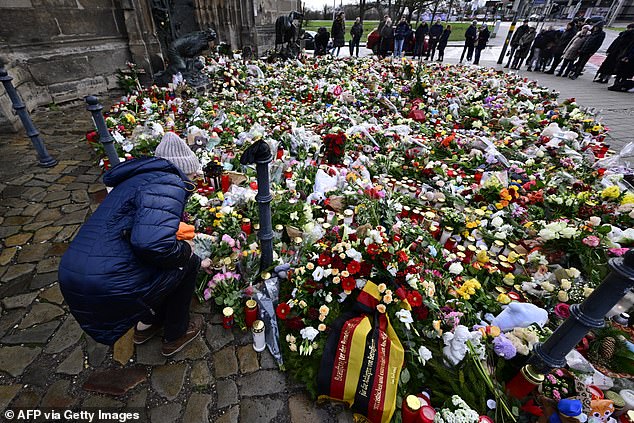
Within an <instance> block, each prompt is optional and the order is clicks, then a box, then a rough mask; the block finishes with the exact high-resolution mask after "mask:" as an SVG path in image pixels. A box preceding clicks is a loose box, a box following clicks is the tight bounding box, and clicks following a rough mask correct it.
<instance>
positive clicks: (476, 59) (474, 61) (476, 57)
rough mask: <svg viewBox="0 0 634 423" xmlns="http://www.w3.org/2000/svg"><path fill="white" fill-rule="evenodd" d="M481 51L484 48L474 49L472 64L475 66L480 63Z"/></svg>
mask: <svg viewBox="0 0 634 423" xmlns="http://www.w3.org/2000/svg"><path fill="white" fill-rule="evenodd" d="M482 50H484V47H482V48H480V47H476V49H475V57H474V58H473V64H474V65H477V64H479V63H480V53H482Z"/></svg>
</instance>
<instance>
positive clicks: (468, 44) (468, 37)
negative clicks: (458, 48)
mask: <svg viewBox="0 0 634 423" xmlns="http://www.w3.org/2000/svg"><path fill="white" fill-rule="evenodd" d="M477 39H478V22H477V21H473V22H471V25H470V26H469V28H467V30H466V31H465V33H464V48H463V49H462V55H461V56H460V63H462V61H463V60H464V54H465V52H467V62H469V61H471V58H472V57H473V49H474V48H475V43H476V40H477Z"/></svg>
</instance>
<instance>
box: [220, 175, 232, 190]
mask: <svg viewBox="0 0 634 423" xmlns="http://www.w3.org/2000/svg"><path fill="white" fill-rule="evenodd" d="M220 184H221V187H222V192H227V191H229V187H230V186H231V178H230V177H229V175H227V174H226V173H225V174H223V175H222V179H221V182H220Z"/></svg>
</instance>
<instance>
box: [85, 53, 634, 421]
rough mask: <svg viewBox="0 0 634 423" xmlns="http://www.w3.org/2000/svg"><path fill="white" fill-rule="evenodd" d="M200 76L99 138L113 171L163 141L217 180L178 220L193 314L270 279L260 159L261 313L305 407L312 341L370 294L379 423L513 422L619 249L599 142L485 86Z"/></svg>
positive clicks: (558, 115)
mask: <svg viewBox="0 0 634 423" xmlns="http://www.w3.org/2000/svg"><path fill="white" fill-rule="evenodd" d="M206 63H207V65H206V71H207V72H208V74H209V75H210V76H212V77H214V78H215V79H214V81H215V83H214V84H212V89H211V91H209V92H207V94H206V95H199V94H196V93H195V92H194V90H193V89H191V88H188V87H187V86H185V85H173V86H170V87H169V88H158V87H150V88H148V89H145V90H142V91H137V92H135V93H134V94H132V95H129V96H127V97H124V98H123V99H122V101H121V102H120V103H118V104H116V105H115V106H114V108H113V109H112V110H111V111H110V113H109V115H108V120H107V123H108V125H109V127H110V130H111V132H112V134H113V136H114V138H115V142H116V146H117V148H118V149H119V151H120V152H121V155H122V157H123V156H124V155H125V154H127V155H128V156H127V157H128V158H132V157H136V156H138V155H141V154H151V152H152V151H151V150H152V145H156V143H158V141H159V140H160V136H161V134H162V133H164V132H165V131H175V132H176V133H178V134H179V135H180V136H181V137H183V138H184V139H187V140H188V143H189V144H190V145H191V146H192V149H193V150H194V151H196V152H197V154H198V155H199V156H200V158H201V161H202V162H203V165H204V166H205V165H207V164H208V163H217V164H218V165H219V166H221V171H222V175H220V176H218V175H216V176H214V177H211V176H209V175H207V177H206V178H205V179H204V180H201V181H198V188H197V192H196V193H195V194H194V195H192V197H191V199H190V203H189V205H188V206H187V210H186V216H184V220H185V221H187V222H189V223H192V224H195V226H196V228H197V231H198V232H199V235H198V236H197V238H196V240H195V242H196V245H197V252H199V253H200V254H201V255H203V256H211V258H212V259H213V260H214V263H215V264H216V265H217V269H218V273H217V275H215V276H212V277H210V278H209V279H206V280H204V281H203V282H201V286H200V296H201V297H202V298H203V299H205V300H212V299H215V302H216V303H217V304H222V305H223V306H225V305H229V306H232V307H234V309H235V312H236V314H238V315H239V313H241V312H242V311H241V310H242V305H241V302H240V301H239V300H241V299H242V300H243V299H244V298H245V297H248V296H250V295H252V293H253V292H255V291H257V290H259V289H262V287H261V286H260V285H261V280H262V279H268V278H269V277H270V273H271V272H273V269H258V268H257V264H256V262H257V260H255V258H256V257H257V255H258V254H259V251H258V248H259V247H258V245H257V237H256V235H257V232H258V230H259V225H258V224H257V222H258V211H257V203H256V202H255V195H256V193H257V188H258V187H257V183H256V182H255V169H254V168H253V167H248V166H247V167H245V166H242V165H240V163H239V158H240V156H241V154H242V152H243V151H244V149H245V148H246V147H248V146H249V145H251V143H252V142H254V141H257V140H264V141H265V142H266V143H267V144H268V145H269V147H270V148H271V151H272V153H273V156H274V160H273V161H272V162H271V164H270V176H271V181H272V187H271V191H272V194H273V200H272V203H271V207H272V218H273V229H274V248H275V251H274V259H275V265H276V266H278V265H280V264H282V263H288V264H290V269H288V270H284V272H283V273H284V274H283V278H281V279H280V285H279V299H278V302H277V303H276V304H275V312H274V314H275V315H276V318H277V322H278V324H279V329H280V336H279V342H280V345H281V351H282V358H283V363H284V366H285V368H286V369H287V370H288V371H289V372H291V373H292V374H293V375H294V376H295V377H296V378H297V379H298V380H300V381H302V382H303V383H305V384H306V387H307V389H308V390H309V391H310V392H311V393H313V394H316V393H317V392H318V386H317V374H318V372H319V367H320V359H321V357H322V356H323V354H324V353H325V349H326V348H325V346H326V343H327V340H328V337H329V335H330V334H331V332H332V331H333V330H334V328H335V327H339V326H340V321H341V319H342V316H347V315H348V314H349V313H351V312H353V310H355V307H356V304H357V302H358V301H359V298H362V297H363V295H364V293H365V292H366V291H367V290H368V289H367V288H368V287H369V288H371V290H372V292H373V294H374V296H375V299H376V302H371V304H372V308H371V311H368V310H366V313H370V314H371V315H376V316H378V317H377V319H382V317H380V316H386V317H387V318H388V320H389V322H390V324H391V326H392V327H393V330H394V332H395V334H396V336H398V339H399V340H400V343H401V344H402V346H403V349H404V359H405V365H404V367H403V370H402V372H401V373H400V379H399V380H398V397H397V399H399V400H397V401H396V403H397V408H400V406H401V401H400V399H401V398H404V397H405V396H406V395H408V394H417V393H420V392H423V391H426V392H428V393H429V398H430V401H431V405H433V406H434V407H436V409H437V410H438V413H437V414H436V416H437V417H436V419H435V420H434V421H438V422H443V421H447V422H449V421H465V422H477V421H479V420H478V419H483V418H484V419H486V418H489V420H480V421H490V420H491V419H493V420H494V421H517V420H518V419H519V418H520V416H519V415H520V414H521V413H528V412H530V410H531V409H530V408H523V409H522V410H523V411H520V408H519V404H513V401H512V400H511V399H510V398H508V397H507V396H506V394H505V393H504V383H505V382H507V381H508V380H509V379H510V378H512V376H513V375H514V374H515V373H517V371H518V370H519V368H520V367H521V366H522V365H523V364H524V362H525V360H526V357H527V355H528V354H529V353H530V351H531V348H532V347H533V346H534V345H535V344H536V343H537V342H540V341H542V340H544V339H545V338H547V337H548V336H549V334H550V333H551V332H552V330H553V329H554V328H556V326H557V325H558V324H559V323H560V322H561V321H562V319H565V318H567V317H568V316H569V315H570V305H572V304H573V303H577V302H581V301H583V300H584V299H585V298H586V297H587V296H588V295H590V293H592V291H593V290H594V288H596V287H597V285H598V284H599V283H600V282H601V281H602V280H603V278H604V277H605V276H606V275H607V273H608V272H609V269H608V266H607V260H608V259H609V258H610V257H616V256H619V255H622V254H623V253H624V252H625V251H627V249H628V248H629V247H630V246H631V245H632V243H633V242H634V228H632V223H634V194H633V193H631V192H630V191H628V188H629V185H628V184H627V183H626V182H625V176H626V175H627V174H628V173H631V171H629V170H628V169H626V168H624V167H623V166H620V163H619V161H618V160H617V159H618V157H617V158H610V157H606V155H607V154H608V146H607V145H606V144H605V142H604V141H605V136H606V131H607V128H605V127H604V126H603V125H601V124H600V123H599V122H597V121H596V118H595V117H594V116H592V115H590V114H588V113H586V112H584V111H583V110H582V109H581V108H579V106H578V105H577V104H576V103H575V101H574V99H565V100H561V99H558V98H557V93H554V92H551V91H549V90H547V89H545V88H543V87H540V86H538V85H536V84H535V83H534V82H531V81H529V80H527V79H524V78H521V77H519V76H517V75H514V74H504V73H502V72H499V71H496V70H492V69H483V68H479V67H465V66H450V65H439V64H432V65H426V66H422V67H418V66H414V65H413V64H411V63H409V62H408V61H407V60H405V61H404V62H399V61H395V62H381V61H374V60H365V59H364V60H362V59H349V60H348V59H346V60H331V59H328V58H318V59H310V60H308V59H307V60H305V61H301V62H300V61H296V62H286V63H275V64H270V63H264V62H260V61H253V62H243V61H239V60H230V59H225V58H217V57H215V58H213V57H210V58H207V61H206ZM413 75H415V76H413ZM89 141H92V142H95V141H96V140H95V136H94V134H89ZM278 273H279V272H278ZM258 274H259V275H260V277H258V276H257V275H258ZM370 282H371V284H369V283H370ZM232 287H233V289H232ZM374 287H376V289H374ZM338 325H339V326H338ZM595 350H596V348H595V349H593V350H592V351H595ZM590 358H591V357H590ZM473 386H481V387H482V388H481V389H477V390H474V389H473V388H472V387H473ZM557 392H559V394H560V395H563V394H562V393H563V390H561V391H557ZM443 404H444V405H443ZM526 410H529V411H526ZM396 415H397V416H398V415H399V412H397V414H396ZM486 416H488V417H486Z"/></svg>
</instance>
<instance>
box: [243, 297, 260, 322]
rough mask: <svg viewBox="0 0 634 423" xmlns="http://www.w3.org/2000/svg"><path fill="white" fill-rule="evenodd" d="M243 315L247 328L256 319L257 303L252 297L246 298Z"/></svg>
mask: <svg viewBox="0 0 634 423" xmlns="http://www.w3.org/2000/svg"><path fill="white" fill-rule="evenodd" d="M244 316H245V321H246V324H247V327H248V328H250V327H251V326H253V322H255V321H256V320H258V303H257V302H256V301H255V300H254V299H249V300H247V302H246V304H245V307H244Z"/></svg>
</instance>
